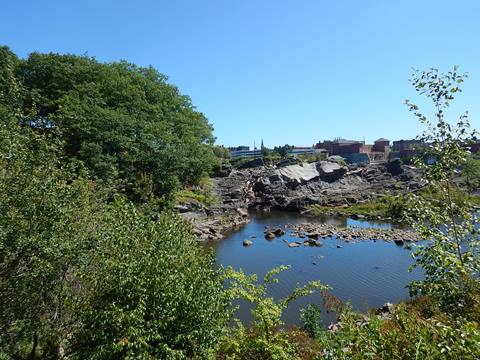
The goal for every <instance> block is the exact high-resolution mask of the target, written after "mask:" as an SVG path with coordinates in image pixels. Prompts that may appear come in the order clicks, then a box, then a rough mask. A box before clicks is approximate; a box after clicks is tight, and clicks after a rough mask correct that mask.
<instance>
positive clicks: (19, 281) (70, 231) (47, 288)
mask: <svg viewBox="0 0 480 360" xmlns="http://www.w3.org/2000/svg"><path fill="white" fill-rule="evenodd" d="M0 116H1V120H2V122H1V123H0V178H1V181H0V213H1V216H0V303H1V304H2V305H1V306H0V333H1V335H0V349H1V351H4V352H5V351H6V352H7V353H22V352H23V350H24V349H23V347H24V346H27V345H28V346H27V347H28V349H29V351H30V352H32V354H34V353H35V349H36V347H37V344H39V343H40V344H41V346H42V347H43V349H44V350H43V351H44V353H45V352H53V353H55V349H56V347H57V346H58V343H57V340H58V336H59V333H60V332H61V328H62V319H63V318H64V316H65V315H66V312H67V309H65V299H66V297H67V292H68V288H69V287H70V286H71V276H70V275H71V269H72V267H74V266H76V265H77V264H78V262H79V261H80V260H81V256H82V253H84V252H85V251H86V250H87V249H88V248H89V247H90V240H91V236H92V230H93V229H92V223H94V218H95V212H96V211H98V209H99V206H98V205H97V204H96V202H95V200H94V196H95V195H94V193H93V185H92V184H91V183H90V182H88V181H86V180H83V179H82V178H79V177H77V176H76V175H74V173H77V172H78V169H75V168H73V167H72V166H64V165H62V163H61V162H60V161H59V158H58V146H57V144H56V143H55V140H54V139H52V138H51V137H46V138H45V137H43V136H41V135H38V134H37V133H35V132H34V131H32V130H30V129H21V128H20V127H19V126H18V124H17V122H16V121H15V120H16V119H14V118H12V117H11V115H10V114H9V113H8V112H7V111H6V110H5V109H0ZM99 195H100V193H98V194H96V196H99ZM1 351H0V352H1Z"/></svg>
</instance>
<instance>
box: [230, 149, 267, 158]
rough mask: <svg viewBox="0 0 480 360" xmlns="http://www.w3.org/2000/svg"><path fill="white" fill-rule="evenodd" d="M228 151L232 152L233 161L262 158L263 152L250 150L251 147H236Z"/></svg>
mask: <svg viewBox="0 0 480 360" xmlns="http://www.w3.org/2000/svg"><path fill="white" fill-rule="evenodd" d="M228 149H229V150H230V156H231V158H232V159H240V158H257V157H262V150H260V149H253V150H250V146H236V147H230V148H228Z"/></svg>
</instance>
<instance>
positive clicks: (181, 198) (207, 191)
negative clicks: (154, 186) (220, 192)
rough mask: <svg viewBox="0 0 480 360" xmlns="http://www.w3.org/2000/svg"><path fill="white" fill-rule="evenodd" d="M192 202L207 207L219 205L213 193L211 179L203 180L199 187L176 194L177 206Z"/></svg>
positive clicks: (182, 190) (189, 188)
mask: <svg viewBox="0 0 480 360" xmlns="http://www.w3.org/2000/svg"><path fill="white" fill-rule="evenodd" d="M192 201H193V202H197V203H200V204H202V205H205V206H212V205H215V204H216V203H218V197H217V195H216V194H215V193H214V192H213V185H212V182H211V180H210V179H209V178H203V179H201V180H200V182H199V185H198V186H195V187H185V188H183V189H181V190H178V191H177V192H176V193H175V203H176V204H187V203H189V202H192Z"/></svg>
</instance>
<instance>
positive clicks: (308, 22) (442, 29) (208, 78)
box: [0, 0, 480, 146]
mask: <svg viewBox="0 0 480 360" xmlns="http://www.w3.org/2000/svg"><path fill="white" fill-rule="evenodd" d="M2 13H3V14H2V15H3V16H2V21H1V22H0V44H3V45H8V46H9V47H10V48H11V49H12V50H13V51H14V52H15V53H17V54H18V55H19V56H21V57H26V56H27V55H28V54H29V53H30V52H33V51H40V52H59V53H74V54H85V53H87V54H88V55H91V56H94V57H96V58H97V59H98V60H99V61H116V60H120V59H124V60H127V61H130V62H134V63H136V64H139V65H145V66H146V65H153V66H154V67H156V68H157V69H158V70H159V71H160V72H162V73H164V74H166V75H168V76H169V81H170V82H171V83H174V84H176V85H177V86H178V87H179V88H180V90H181V92H182V93H184V94H187V95H189V96H190V97H191V98H192V101H193V103H194V104H195V105H196V106H197V108H198V110H200V111H202V112H203V113H205V115H206V116H207V117H208V119H209V121H210V122H211V123H212V124H213V125H214V128H215V135H216V136H217V142H218V143H219V144H225V145H240V144H245V145H250V146H252V145H253V142H254V141H256V144H257V145H258V144H259V142H260V140H261V139H262V138H263V139H264V142H265V145H266V146H274V145H281V144H285V143H288V144H294V145H311V144H312V143H314V142H316V141H318V140H320V139H329V138H333V137H339V136H342V137H345V138H353V139H359V140H361V139H364V138H365V140H366V141H367V142H371V141H373V140H375V139H376V138H379V137H387V138H389V139H392V140H393V139H401V138H412V137H414V136H415V135H417V134H418V133H419V132H420V131H421V129H422V128H421V126H420V125H419V124H418V123H417V122H416V120H415V119H413V117H412V116H410V114H409V113H408V111H407V109H406V107H405V106H404V105H403V101H404V100H405V99H406V98H408V99H410V100H412V101H414V102H417V103H419V104H420V105H425V107H424V108H425V109H429V108H431V107H429V106H428V104H425V103H424V102H423V101H422V99H421V98H419V97H418V96H417V95H416V94H415V92H414V90H413V88H412V87H411V85H410V84H409V82H408V79H409V77H410V74H411V68H412V67H416V68H420V69H426V68H429V67H431V66H434V67H438V68H439V69H441V70H444V71H448V70H449V69H450V68H451V67H453V65H455V64H458V65H460V66H461V70H464V71H468V72H469V74H470V78H469V79H468V81H467V82H466V83H465V86H464V92H463V93H462V94H461V95H460V97H459V98H458V99H457V100H456V101H455V104H454V106H453V107H452V108H451V111H450V113H449V114H451V115H452V119H455V118H456V117H457V116H458V115H459V114H460V113H461V112H463V111H464V110H469V113H470V120H471V124H472V126H473V127H474V128H477V129H480V126H479V125H480V102H479V100H480V46H479V44H480V22H479V20H478V16H479V15H480V1H478V0H470V1H466V0H465V1H464V0H455V1H453V0H450V1H447V0H397V1H389V0H376V1H373V0H371V1H368V0H363V1H362V0H350V1H347V0H331V1H323V0H295V1H293V0H190V1H186V0H170V1H154V0H151V1H147V0H136V1H122V0H115V1H114V0H103V1H101V0H96V1H93V0H78V1H66V0H63V1H60V0H55V1H54V0H42V1H37V0H30V1H26V0H4V1H2Z"/></svg>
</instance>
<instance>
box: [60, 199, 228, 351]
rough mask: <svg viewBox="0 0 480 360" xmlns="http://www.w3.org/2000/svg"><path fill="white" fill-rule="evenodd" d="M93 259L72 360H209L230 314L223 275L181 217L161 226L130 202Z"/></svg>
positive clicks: (108, 221)
mask: <svg viewBox="0 0 480 360" xmlns="http://www.w3.org/2000/svg"><path fill="white" fill-rule="evenodd" d="M97 238H98V245H97V247H96V248H95V249H94V250H93V251H92V252H91V253H90V254H89V255H88V256H87V257H86V258H87V259H88V261H86V262H85V264H84V265H83V267H82V269H81V270H80V271H79V272H78V274H77V275H78V277H79V279H80V282H81V283H82V291H81V292H82V294H84V296H82V297H81V300H80V302H79V303H78V305H77V307H76V311H75V322H74V323H75V324H76V325H75V327H74V332H73V334H72V340H71V343H70V346H69V349H70V356H71V358H72V359H112V358H158V359H160V358H161V359H174V358H175V359H184V358H189V357H199V358H204V357H205V356H206V354H207V353H208V352H209V350H210V349H211V348H212V347H213V346H214V344H215V343H216V342H217V341H218V339H219V338H220V335H221V334H222V331H223V330H224V327H225V326H226V323H227V321H228V319H229V318H230V311H229V309H228V306H229V301H228V298H227V295H226V293H225V291H224V290H223V282H222V277H221V272H220V271H218V270H215V269H214V258H213V256H212V255H211V254H209V253H206V252H205V249H203V248H200V247H199V246H198V245H197V243H196V239H195V237H194V236H193V235H192V233H191V229H190V227H189V226H188V225H187V224H185V222H184V221H183V220H182V219H180V218H179V217H177V216H175V215H169V214H162V216H161V219H160V221H159V222H153V221H152V220H150V219H149V218H147V217H145V216H143V215H141V214H140V213H138V212H137V210H136V209H135V208H134V207H133V205H131V204H129V203H128V202H125V201H121V200H117V201H115V202H114V203H113V204H112V205H111V206H110V208H109V211H108V212H107V214H106V216H105V218H104V220H103V222H102V225H101V227H100V228H99V229H98V233H97Z"/></svg>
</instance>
